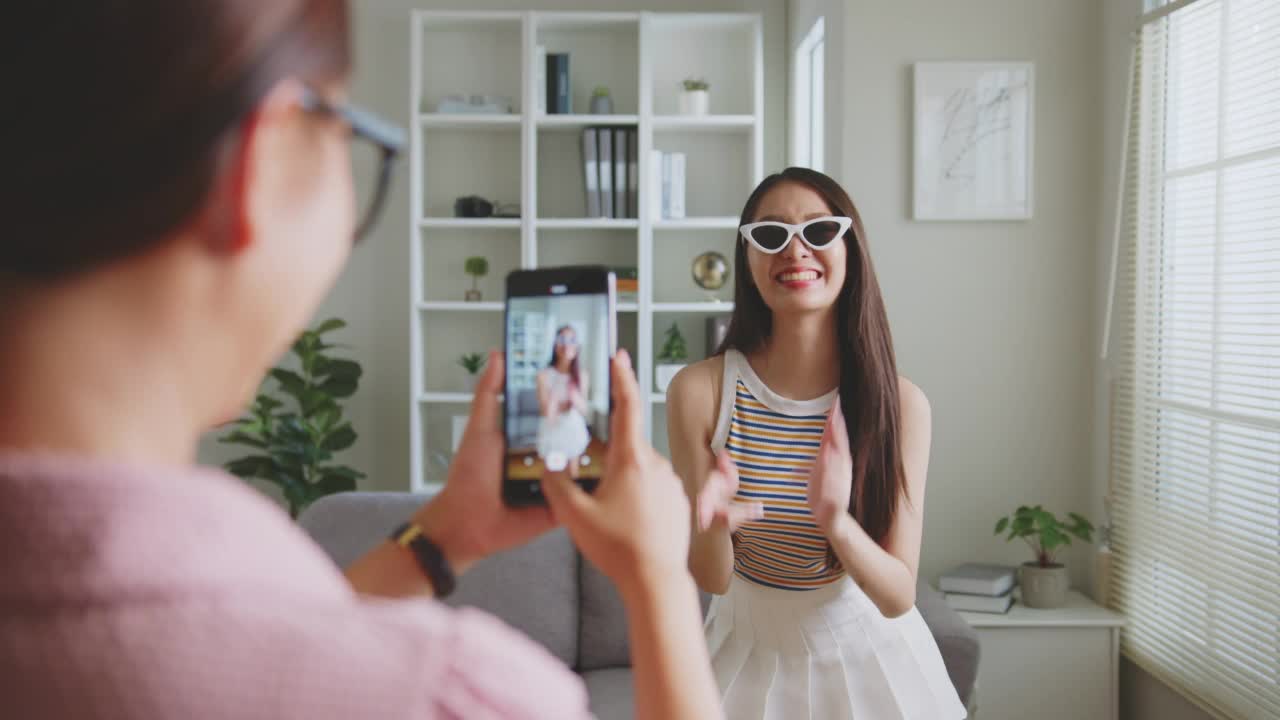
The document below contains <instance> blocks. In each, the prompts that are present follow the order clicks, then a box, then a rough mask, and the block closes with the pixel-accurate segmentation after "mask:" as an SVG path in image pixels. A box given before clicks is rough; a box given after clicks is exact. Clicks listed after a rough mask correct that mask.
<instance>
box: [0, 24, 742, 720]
mask: <svg viewBox="0 0 1280 720" xmlns="http://www.w3.org/2000/svg"><path fill="white" fill-rule="evenodd" d="M23 20H24V23H25V26H27V27H29V28H30V29H31V31H30V32H27V33H25V34H24V33H19V34H17V35H14V37H12V38H11V39H9V40H8V41H7V42H6V45H5V50H4V53H5V63H6V67H9V66H12V67H15V68H18V69H19V71H18V72H13V73H8V75H7V81H8V82H6V85H5V92H6V100H7V102H6V127H5V134H6V136H7V137H11V138H14V139H16V140H18V142H15V143H11V144H10V146H8V147H6V152H5V158H4V164H3V170H0V173H3V176H4V183H3V187H4V192H3V193H0V208H2V209H3V217H4V221H5V225H4V236H3V239H2V240H0V697H3V700H2V701H0V702H2V703H3V708H4V710H3V714H4V716H5V717H14V718H88V719H92V718H139V719H142V718H147V719H150V718H188V719H192V720H204V719H209V720H212V719H214V718H219V719H221V718H239V719H242V720H243V719H254V718H260V719H262V720H267V719H271V720H282V719H284V720H288V719H292V718H296V719H298V720H303V719H305V720H338V719H339V718H341V719H343V720H347V719H349V718H403V719H406V720H407V719H409V718H468V717H478V718H548V719H551V720H564V719H566V718H586V717H588V716H589V712H588V706H587V696H586V693H585V691H584V688H583V683H582V681H581V680H580V679H579V678H578V677H576V676H575V675H573V674H572V673H571V672H570V671H569V670H568V669H567V668H565V667H563V665H561V664H560V663H559V662H558V661H557V660H556V659H555V658H553V657H552V656H551V655H550V654H549V653H547V652H546V651H545V650H544V649H542V648H539V647H537V646H535V645H534V644H533V643H532V642H530V641H529V640H527V639H524V638H522V637H520V636H518V635H517V634H516V633H514V632H513V631H511V630H510V629H508V628H506V627H505V626H503V625H502V624H501V623H499V622H498V621H496V620H494V619H492V618H490V617H488V616H485V615H483V614H482V613H479V612H477V611H474V610H461V611H456V610H451V609H449V608H447V607H445V606H444V605H442V604H440V603H436V602H432V601H431V600H430V598H431V597H432V596H433V595H434V596H436V597H439V596H443V595H446V594H448V592H449V591H450V589H451V588H452V587H453V585H454V581H455V577H456V575H458V574H460V573H462V572H464V571H465V570H466V568H467V567H468V566H470V565H472V564H473V563H475V562H476V561H478V560H480V559H481V558H483V557H484V556H486V555H488V554H491V553H494V552H497V551H500V550H502V549H505V548H509V547H512V546H514V545H517V544H520V543H523V542H525V541H527V540H529V539H531V538H533V537H534V536H536V535H538V534H540V533H542V532H544V531H546V530H549V529H550V528H551V527H552V526H553V525H555V524H556V523H560V524H563V525H565V526H567V527H568V529H569V532H570V534H572V535H573V537H574V539H575V541H576V542H577V543H578V545H579V547H580V548H581V550H582V551H583V553H584V554H585V555H586V556H587V557H588V558H589V559H590V560H591V561H592V562H593V563H594V564H595V565H596V566H597V567H599V568H600V569H601V570H603V571H604V572H605V573H606V574H608V575H610V576H611V577H612V579H613V580H614V582H615V584H616V585H617V586H618V588H619V590H620V593H621V596H622V598H623V602H624V604H625V606H626V609H627V612H628V620H629V625H630V630H631V643H632V644H631V647H632V651H633V653H634V678H633V682H634V687H635V693H636V703H637V705H636V714H637V716H638V717H640V718H654V719H656V718H698V719H701V718H706V717H713V716H715V715H717V714H718V700H717V698H716V694H715V686H714V684H713V682H712V679H711V675H710V669H709V663H708V661H707V655H706V648H705V644H704V643H703V642H702V640H701V638H700V637H699V634H698V633H699V629H700V627H701V616H700V612H699V607H698V599H697V593H696V591H695V588H694V584H693V580H692V578H691V577H690V576H689V573H688V570H687V568H686V556H687V552H688V537H689V536H688V532H689V527H688V524H687V523H686V522H684V518H683V515H684V513H685V512H687V511H688V503H687V501H686V499H685V497H684V493H683V492H682V491H681V488H680V483H679V480H678V479H676V477H675V475H674V474H673V473H672V472H671V470H670V466H668V465H666V464H665V462H664V461H662V460H661V459H660V458H658V457H657V455H656V453H655V452H654V451H653V449H652V448H651V447H649V446H648V444H647V443H645V441H644V438H643V432H642V429H641V425H642V422H641V409H642V407H643V403H644V400H642V399H640V398H639V391H638V389H637V387H636V382H635V378H634V375H633V374H632V372H631V369H630V365H629V361H628V360H627V359H626V356H625V354H622V355H619V356H618V357H617V358H615V360H614V362H613V366H612V379H613V388H614V391H615V396H614V407H615V414H614V417H613V425H612V428H613V433H612V443H611V445H610V447H609V450H608V453H609V454H608V456H607V458H606V461H607V463H608V466H609V473H608V475H607V476H606V477H605V478H604V480H603V481H602V482H601V484H600V487H599V490H598V491H597V493H596V494H595V495H594V496H588V495H586V494H584V493H582V491H581V490H579V489H578V488H577V486H576V485H574V484H573V482H572V481H571V480H569V479H568V478H567V476H563V474H553V475H549V476H547V477H546V478H544V483H543V487H544V491H545V494H546V496H547V497H548V500H549V502H550V504H551V506H552V507H553V508H554V511H555V514H554V517H553V516H552V514H551V513H550V512H548V511H547V510H546V509H526V510H521V511H512V510H509V509H507V508H505V507H504V506H503V505H502V504H501V501H500V499H499V498H500V493H499V483H500V479H501V472H502V465H503V458H502V447H503V441H502V435H501V433H500V432H499V430H498V425H497V421H498V408H499V405H498V400H497V398H498V394H499V393H500V392H501V388H502V382H503V378H502V371H503V362H502V361H501V359H500V358H496V357H495V358H490V361H489V363H488V371H487V372H486V374H485V375H484V377H483V379H482V380H481V381H480V383H479V386H478V387H477V390H476V397H475V401H474V403H473V405H472V408H471V424H470V425H469V426H468V428H467V430H466V433H465V435H464V438H463V440H462V444H461V446H460V448H459V451H458V453H457V455H456V459H455V462H454V464H453V466H452V467H451V468H450V471H449V477H448V480H447V482H446V484H445V487H444V489H443V490H441V491H440V492H439V493H438V494H437V495H436V496H435V497H434V498H433V499H432V500H431V501H429V502H428V503H427V504H426V505H424V506H423V507H422V508H421V509H419V510H418V511H417V512H416V513H415V514H414V515H413V517H411V518H407V520H408V522H407V523H405V524H404V525H403V526H401V527H399V528H392V527H388V528H387V535H388V538H389V539H388V540H387V541H384V542H382V543H380V544H378V545H377V547H375V548H374V549H373V550H372V551H371V552H370V553H369V554H368V555H366V556H365V557H364V558H362V559H361V560H359V561H357V562H356V563H355V564H354V565H353V566H352V567H350V568H349V569H348V571H347V574H346V576H345V577H344V575H343V574H342V573H341V572H339V571H338V570H337V569H335V568H334V567H333V566H332V564H331V563H330V562H329V561H328V559H327V558H326V557H325V556H324V555H323V554H322V553H321V551H320V550H319V548H317V547H316V546H315V544H314V543H312V542H311V541H310V540H309V539H308V538H307V537H306V536H305V535H303V533H302V532H301V531H300V530H299V529H298V528H297V527H296V526H294V525H293V524H292V523H291V522H290V521H289V518H288V516H287V515H286V514H284V513H283V512H282V510H281V509H280V508H279V507H277V506H276V505H274V504H273V503H271V502H270V501H268V500H267V499H265V498H264V497H263V496H261V495H260V494H259V493H257V492H256V491H254V490H253V489H251V488H249V487H247V486H246V485H244V484H243V483H242V482H240V481H239V480H237V479H236V478H232V477H229V476H227V475H225V474H223V473H219V472H214V471H210V470H199V469H197V468H196V467H194V461H195V449H196V444H197V439H198V437H199V436H200V434H201V433H202V432H203V431H204V430H206V429H208V428H210V427H213V426H214V425H216V424H219V423H221V422H224V421H226V420H228V419H230V418H234V417H236V416H237V415H239V414H240V413H241V412H242V411H243V408H244V406H245V404H246V403H247V401H248V400H250V399H251V398H252V396H253V394H254V391H255V390H256V388H257V386H258V383H259V382H260V380H261V378H262V377H263V374H264V373H265V371H266V370H267V368H268V367H270V365H271V364H272V363H273V362H274V361H275V359H276V358H277V357H278V356H279V355H280V354H281V352H282V351H283V350H285V349H287V348H288V347H289V344H290V343H291V341H292V339H293V338H294V337H296V335H297V334H298V332H299V331H300V330H301V329H302V328H303V327H304V325H305V324H306V322H307V320H308V318H309V317H310V316H311V315H312V313H313V312H314V311H315V309H316V306H317V304H318V303H319V302H320V300H321V298H322V297H323V296H324V295H325V293H326V291H327V290H328V289H329V287H330V285H332V284H333V282H334V280H335V279H336V277H337V275H338V274H339V272H340V271H341V270H342V267H343V265H344V264H345V262H346V260H347V256H348V254H349V253H350V252H351V246H352V236H353V235H355V236H357V237H358V236H359V235H360V234H362V233H363V232H365V231H366V230H368V229H369V228H371V227H372V226H373V223H374V221H375V219H376V216H377V213H378V210H379V209H380V207H381V205H382V198H383V197H384V195H385V190H386V183H387V181H388V179H389V178H390V176H391V175H390V162H391V160H392V159H393V158H394V157H395V155H396V154H397V151H398V150H399V146H400V142H401V139H400V138H401V135H402V133H401V131H400V130H398V129H397V128H394V127H391V126H389V125H387V124H386V123H384V122H381V121H378V120H377V119H375V118H373V117H371V116H369V115H368V114H366V113H362V112H360V111H357V110H355V109H353V108H351V107H350V106H348V105H347V104H346V103H345V102H344V100H343V97H344V94H345V86H346V81H347V78H348V77H349V75H350V72H351V68H350V52H349V48H348V44H349V33H348V20H347V6H346V3H345V2H343V0H273V2H268V3H263V2H260V1H259V0H130V2H127V3H119V2H113V3H92V2H90V3H74V4H71V5H65V4H51V3H32V4H30V5H29V6H28V7H27V8H25V10H24V13H23ZM353 143H355V145H354V147H353ZM356 149H370V150H372V152H373V154H374V156H375V157H380V158H381V162H382V168H381V170H379V171H377V172H376V174H374V175H373V176H372V177H373V180H374V182H373V183H372V184H371V185H370V189H371V190H372V192H370V193H368V194H367V195H365V196H363V197H364V205H363V207H357V204H358V203H357V201H356V193H355V192H354V188H353V182H352V170H351V163H352V152H353V150H356ZM401 480H403V479H401ZM513 590H516V591H518V588H517V589H513ZM380 596H381V597H380Z"/></svg>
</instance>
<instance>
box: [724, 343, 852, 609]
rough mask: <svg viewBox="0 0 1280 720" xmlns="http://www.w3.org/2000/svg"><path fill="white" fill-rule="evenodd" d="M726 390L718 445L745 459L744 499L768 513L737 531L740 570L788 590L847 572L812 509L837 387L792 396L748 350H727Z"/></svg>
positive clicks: (741, 472) (741, 470)
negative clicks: (816, 464)
mask: <svg viewBox="0 0 1280 720" xmlns="http://www.w3.org/2000/svg"><path fill="white" fill-rule="evenodd" d="M722 387H723V389H722V391H721V393H720V413H719V418H718V420H717V422H716V430H715V435H714V437H713V438H712V443H711V445H712V449H713V450H715V451H717V452H718V451H719V450H720V449H722V448H723V449H726V450H728V451H729V455H730V457H732V458H733V461H734V463H735V464H737V466H738V495H737V499H738V500H739V501H741V502H755V501H758V502H761V503H763V504H764V517H763V518H761V519H760V520H753V521H750V522H747V523H745V524H744V525H742V527H740V528H738V530H737V531H736V532H735V533H734V534H733V557H734V562H733V566H734V572H735V573H736V574H737V575H738V576H739V577H741V578H743V579H745V580H748V581H751V582H754V583H757V584H759V585H765V586H768V587H773V588H779V589H783V590H813V589H816V588H819V587H822V586H823V585H826V584H828V583H831V582H834V581H835V580H838V579H840V578H841V577H843V576H844V568H842V567H841V566H840V563H839V561H838V560H835V559H834V558H833V557H832V556H831V554H830V553H829V552H828V543H827V539H826V536H824V535H823V534H822V531H821V530H819V529H818V527H817V525H815V524H814V522H813V514H812V513H811V512H810V511H809V502H808V494H807V491H808V485H809V471H810V469H811V468H812V467H813V461H814V458H815V457H817V455H818V447H819V445H820V444H821V441H822V430H823V426H824V424H825V423H826V420H827V414H828V413H829V412H830V410H831V407H832V405H833V403H834V402H835V396H836V391H835V390H832V391H831V392H829V393H827V394H826V395H823V396H822V397H819V398H814V399H813V400H791V399H789V398H784V397H782V396H781V395H778V394H777V393H775V392H773V391H772V390H770V389H769V388H768V387H767V386H765V384H764V383H763V382H761V380H760V378H759V377H758V376H757V375H756V374H755V371H754V370H752V369H751V365H750V364H749V363H747V360H746V358H745V357H743V355H742V353H740V352H738V351H737V350H728V351H726V352H725V355H724V379H723V386H722Z"/></svg>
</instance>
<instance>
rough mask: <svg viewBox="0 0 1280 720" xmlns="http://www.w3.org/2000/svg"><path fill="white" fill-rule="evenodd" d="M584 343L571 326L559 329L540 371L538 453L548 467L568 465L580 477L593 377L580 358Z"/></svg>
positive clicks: (552, 469)
mask: <svg viewBox="0 0 1280 720" xmlns="http://www.w3.org/2000/svg"><path fill="white" fill-rule="evenodd" d="M581 350H582V344H581V343H580V342H579V340H578V333H577V331H575V330H574V329H573V326H572V325H563V326H561V327H560V328H559V329H557V330H556V337H555V343H554V344H553V345H552V350H551V361H550V362H549V363H547V367H545V368H543V369H542V370H541V371H540V372H539V373H538V379H537V388H538V408H539V412H540V416H539V420H538V456H539V457H541V458H542V459H543V462H544V463H546V466H547V469H549V470H551V471H553V472H558V471H560V470H563V469H565V467H568V468H569V474H570V475H572V476H575V477H576V476H577V474H578V463H579V457H580V456H581V455H582V453H583V452H585V451H586V449H587V445H589V444H590V442H591V434H590V432H589V431H588V429H587V412H588V410H587V397H588V395H589V392H590V387H589V383H590V379H589V376H588V373H587V371H586V370H585V369H584V368H582V367H581V363H580V362H579V361H578V359H579V356H580V354H581Z"/></svg>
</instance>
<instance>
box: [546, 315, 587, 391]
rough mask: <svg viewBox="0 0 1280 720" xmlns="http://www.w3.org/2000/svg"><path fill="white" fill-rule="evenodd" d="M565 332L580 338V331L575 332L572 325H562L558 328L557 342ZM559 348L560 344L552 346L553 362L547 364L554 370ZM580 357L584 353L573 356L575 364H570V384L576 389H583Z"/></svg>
mask: <svg viewBox="0 0 1280 720" xmlns="http://www.w3.org/2000/svg"><path fill="white" fill-rule="evenodd" d="M565 330H568V331H569V332H571V333H573V336H574V337H577V336H578V331H577V330H574V329H573V326H572V325H561V326H560V327H558V328H556V339H557V340H559V339H560V333H562V332H564V331H565ZM559 347H560V345H559V343H554V344H552V346H551V362H549V363H547V367H552V368H553V367H555V366H556V349H557V348H559ZM579 350H581V348H579ZM580 357H582V353H581V352H579V353H578V354H577V355H574V356H573V362H571V363H569V382H570V383H571V384H572V385H573V386H574V387H581V386H582V376H581V375H580V371H579V369H578V359H579V358H580ZM557 369H559V368H557Z"/></svg>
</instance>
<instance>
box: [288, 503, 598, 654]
mask: <svg viewBox="0 0 1280 720" xmlns="http://www.w3.org/2000/svg"><path fill="white" fill-rule="evenodd" d="M427 497H429V496H426V495H412V494H408V493H342V494H340V495H331V496H329V497H326V498H323V499H322V500H319V501H317V502H316V503H315V504H313V505H312V506H311V507H310V508H308V509H307V511H306V512H305V513H303V515H302V517H301V518H300V519H299V523H300V524H301V525H302V527H303V529H305V530H306V531H307V532H308V533H310V534H311V536H312V537H313V538H315V540H316V542H318V543H319V544H320V546H321V547H322V548H324V550H325V552H327V553H328V554H329V556H330V557H332V558H333V559H334V561H335V562H336V563H338V565H340V566H345V565H347V564H349V563H350V562H351V561H353V560H355V559H356V558H358V557H359V556H360V555H362V554H363V553H365V552H366V551H368V550H369V549H370V548H372V547H374V546H376V545H377V544H378V543H379V542H381V541H382V540H384V539H385V538H386V536H387V534H388V533H390V532H391V530H393V529H394V528H395V527H396V525H398V524H400V523H402V522H404V521H405V520H406V519H407V518H409V517H410V516H411V515H412V514H413V511H414V510H416V509H417V508H418V507H419V506H420V505H421V504H422V503H423V502H425V500H426V499H427ZM446 602H447V603H448V604H449V605H452V606H454V607H458V606H463V605H467V606H471V607H476V608H480V609H482V610H485V611H487V612H489V613H492V614H493V615H496V616H497V617H499V618H501V619H502V620H503V621H504V622H506V623H507V624H508V625H510V626H512V627H514V628H516V629H518V630H520V631H521V632H523V633H524V634H525V635H528V636H529V637H530V638H532V639H533V640H535V641H537V642H539V643H541V644H542V645H543V646H545V647H546V648H547V649H548V650H550V651H551V652H552V654H554V655H555V656H556V657H558V658H560V659H561V660H563V661H564V662H565V663H566V664H568V665H572V664H573V663H574V662H575V661H576V660H577V659H578V559H577V552H576V551H575V550H574V548H573V544H572V543H571V542H570V541H569V537H568V535H567V534H566V533H565V532H564V531H563V530H557V531H555V532H552V533H548V534H547V535H544V536H542V537H540V538H538V539H537V540H534V541H533V542H531V543H529V544H527V545H524V546H522V547H519V548H516V549H514V550H509V551H507V552H504V553H500V554H498V555H494V556H491V557H488V558H485V559H484V560H482V561H480V562H479V563H476V565H475V567H473V568H471V569H470V570H469V571H468V572H467V573H466V574H465V575H463V576H462V577H461V578H459V579H458V589H457V590H456V591H455V592H454V593H453V594H452V595H450V596H449V597H448V598H447V599H446Z"/></svg>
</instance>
